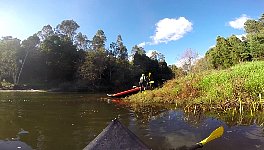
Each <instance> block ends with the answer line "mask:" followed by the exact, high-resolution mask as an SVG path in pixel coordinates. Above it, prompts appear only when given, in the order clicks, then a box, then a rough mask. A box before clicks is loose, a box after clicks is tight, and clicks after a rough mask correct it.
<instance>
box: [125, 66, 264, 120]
mask: <svg viewBox="0 0 264 150" xmlns="http://www.w3.org/2000/svg"><path fill="white" fill-rule="evenodd" d="M263 95H264V62H263V61H258V62H247V63H242V64H239V65H236V66H234V67H231V68H229V69H226V70H214V71H207V72H202V73H198V74H189V75H188V76H186V77H183V78H180V79H174V80H170V81H168V82H167V83H165V85H164V86H163V87H162V88H158V89H155V90H152V91H145V92H142V93H139V94H135V95H132V96H130V97H129V98H127V100H129V101H131V102H136V103H170V104H175V106H177V107H183V108H184V110H185V111H192V112H197V111H209V110H221V111H233V112H234V111H236V112H237V111H238V112H239V113H240V114H242V113H243V112H244V111H249V112H251V115H253V113H254V112H256V111H259V110H264V99H263Z"/></svg>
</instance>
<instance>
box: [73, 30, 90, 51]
mask: <svg viewBox="0 0 264 150" xmlns="http://www.w3.org/2000/svg"><path fill="white" fill-rule="evenodd" d="M90 43H91V41H89V40H88V38H87V36H86V35H83V34H82V33H81V32H79V33H78V34H77V35H76V37H75V45H76V46H77V49H78V50H83V51H87V50H88V49H89V48H90Z"/></svg>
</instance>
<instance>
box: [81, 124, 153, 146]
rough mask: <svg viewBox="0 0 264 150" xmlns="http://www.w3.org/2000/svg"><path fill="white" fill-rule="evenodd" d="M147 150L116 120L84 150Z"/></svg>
mask: <svg viewBox="0 0 264 150" xmlns="http://www.w3.org/2000/svg"><path fill="white" fill-rule="evenodd" d="M110 149H111V150H119V149H134V150H148V149H149V148H148V147H147V146H146V145H145V144H144V143H143V142H142V141H141V140H140V139H139V138H138V137H137V136H136V135H135V134H134V133H132V132H131V131H130V130H129V129H128V128H126V127H125V126H123V125H122V124H121V123H120V122H119V121H118V120H117V119H115V120H114V121H112V123H110V124H109V125H108V126H107V127H106V128H105V129H104V130H103V131H102V132H101V133H100V134H99V135H98V136H97V137H96V138H95V139H94V140H93V141H92V142H90V143H89V144H88V145H87V146H86V147H85V148H84V150H110Z"/></svg>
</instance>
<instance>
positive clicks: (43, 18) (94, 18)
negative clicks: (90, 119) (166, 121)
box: [0, 0, 264, 65]
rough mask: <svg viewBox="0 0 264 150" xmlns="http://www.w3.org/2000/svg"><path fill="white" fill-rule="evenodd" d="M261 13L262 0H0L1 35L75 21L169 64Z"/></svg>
mask: <svg viewBox="0 0 264 150" xmlns="http://www.w3.org/2000/svg"><path fill="white" fill-rule="evenodd" d="M263 13H264V1H263V0H218V1H216V0H215V1H213V0H0V37H4V36H12V37H14V38H18V39H20V40H24V39H26V38H28V37H29V36H31V35H33V34H34V33H37V32H38V31H40V30H41V29H42V28H43V26H45V25H51V26H52V27H54V28H55V27H56V26H57V25H58V24H60V23H61V22H62V21H63V20H74V21H75V22H77V23H78V24H79V26H80V28H79V29H78V30H77V32H82V33H83V34H85V35H86V36H87V37H88V39H92V38H93V36H94V35H95V33H96V32H97V30H99V29H102V30H103V31H104V33H105V35H106V37H107V43H106V46H107V47H109V44H110V43H112V42H115V41H116V39H117V36H118V35H119V34H120V35H121V36H122V39H123V42H124V45H125V46H126V47H127V49H128V52H129V53H130V52H131V49H132V47H133V46H135V45H139V46H142V47H144V49H145V50H146V52H147V54H149V53H150V52H151V51H153V50H156V51H158V52H160V53H162V54H164V55H165V60H166V62H167V63H168V64H169V65H171V64H179V62H180V60H181V58H182V55H183V53H184V51H186V50H187V49H191V50H193V51H195V52H197V53H198V55H199V56H200V57H202V56H204V55H205V53H206V51H208V50H209V49H210V47H212V46H214V45H215V44H216V37H217V36H222V37H229V36H231V35H233V34H234V35H237V36H241V35H244V34H245V32H244V27H243V24H244V22H245V21H246V20H248V19H259V18H260V16H261V15H262V14H263Z"/></svg>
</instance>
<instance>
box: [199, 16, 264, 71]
mask: <svg viewBox="0 0 264 150" xmlns="http://www.w3.org/2000/svg"><path fill="white" fill-rule="evenodd" d="M244 28H245V31H246V35H245V36H242V38H238V37H236V36H235V35H232V36H231V37H228V38H224V37H220V36H218V37H217V39H216V45H215V47H213V48H211V49H210V50H209V51H207V53H206V55H205V58H204V59H206V60H207V61H208V62H209V64H210V65H211V66H212V67H213V68H214V69H225V68H229V67H231V66H234V65H235V64H238V63H240V62H245V61H256V60H264V14H262V16H261V17H260V19H259V20H247V21H246V22H245V24H244Z"/></svg>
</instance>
